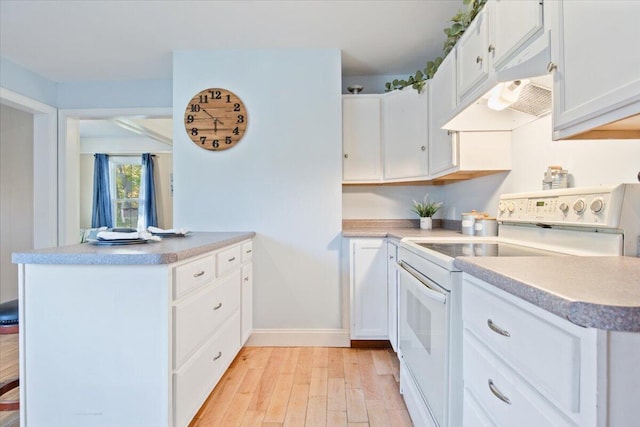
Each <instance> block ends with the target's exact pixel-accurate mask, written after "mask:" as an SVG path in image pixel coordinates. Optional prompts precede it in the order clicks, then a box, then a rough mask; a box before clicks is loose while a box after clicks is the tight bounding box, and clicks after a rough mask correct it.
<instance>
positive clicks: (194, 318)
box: [173, 271, 241, 368]
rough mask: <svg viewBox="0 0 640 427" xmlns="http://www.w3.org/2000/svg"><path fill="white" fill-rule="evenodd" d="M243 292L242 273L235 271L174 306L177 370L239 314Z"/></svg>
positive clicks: (174, 360)
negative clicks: (241, 285)
mask: <svg viewBox="0 0 640 427" xmlns="http://www.w3.org/2000/svg"><path fill="white" fill-rule="evenodd" d="M240 292H241V290H240V271H235V272H234V273H233V274H231V275H229V276H228V277H225V278H224V279H222V280H220V281H218V282H215V283H212V284H210V285H207V287H206V288H205V289H203V290H202V291H201V292H198V293H196V294H194V295H192V296H190V297H189V298H188V299H186V300H185V301H182V302H181V303H180V304H176V305H175V306H174V308H173V311H174V313H173V319H174V320H173V321H174V341H175V346H174V357H173V363H174V365H173V366H174V368H177V367H179V366H181V365H182V364H183V363H184V362H185V360H186V359H187V358H188V357H189V356H190V355H191V354H192V353H193V352H194V351H195V350H196V349H197V348H198V347H199V346H200V345H201V344H202V343H204V342H205V341H206V340H207V339H208V338H209V337H210V336H211V335H212V334H213V333H214V332H215V331H216V329H217V328H218V327H219V326H220V325H221V324H222V323H223V322H224V321H225V320H226V319H228V318H229V317H230V316H231V315H232V314H233V313H235V312H236V311H238V308H239V307H240ZM238 333H240V332H239V331H238Z"/></svg>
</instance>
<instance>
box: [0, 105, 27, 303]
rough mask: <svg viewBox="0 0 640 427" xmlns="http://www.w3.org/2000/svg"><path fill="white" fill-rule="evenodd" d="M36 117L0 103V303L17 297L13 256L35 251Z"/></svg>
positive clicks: (16, 274)
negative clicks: (34, 173) (28, 250)
mask: <svg viewBox="0 0 640 427" xmlns="http://www.w3.org/2000/svg"><path fill="white" fill-rule="evenodd" d="M33 194H34V193H33V116H32V115H31V114H29V113H25V112H22V111H19V110H16V109H14V108H11V107H7V106H5V105H1V104H0V242H1V243H0V302H5V301H8V300H11V299H15V298H17V297H18V266H17V265H16V264H12V263H11V253H12V252H16V251H22V250H27V249H33V223H34V221H33Z"/></svg>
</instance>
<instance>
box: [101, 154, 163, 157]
mask: <svg viewBox="0 0 640 427" xmlns="http://www.w3.org/2000/svg"><path fill="white" fill-rule="evenodd" d="M96 154H107V155H109V156H114V157H142V154H143V153H140V154H131V153H93V155H94V156H95V155H96ZM155 156H156V155H155V154H152V155H151V157H155Z"/></svg>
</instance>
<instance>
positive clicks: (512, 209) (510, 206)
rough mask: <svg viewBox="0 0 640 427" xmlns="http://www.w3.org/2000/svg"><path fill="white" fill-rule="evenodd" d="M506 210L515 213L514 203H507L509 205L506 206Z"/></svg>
mask: <svg viewBox="0 0 640 427" xmlns="http://www.w3.org/2000/svg"><path fill="white" fill-rule="evenodd" d="M507 210H508V211H509V212H513V211H515V210H516V204H515V203H513V202H509V204H508V205H507Z"/></svg>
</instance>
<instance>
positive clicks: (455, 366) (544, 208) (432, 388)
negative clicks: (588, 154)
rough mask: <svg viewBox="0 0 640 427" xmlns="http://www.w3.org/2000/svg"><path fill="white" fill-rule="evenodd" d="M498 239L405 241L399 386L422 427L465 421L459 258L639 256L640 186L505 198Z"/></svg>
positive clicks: (401, 267) (400, 252) (400, 265)
mask: <svg viewBox="0 0 640 427" xmlns="http://www.w3.org/2000/svg"><path fill="white" fill-rule="evenodd" d="M497 218H498V221H499V231H498V236H497V237H494V238H487V237H473V236H463V235H460V236H459V237H449V238H442V237H441V238H421V239H403V240H402V241H401V244H400V247H399V249H398V258H397V259H398V264H397V268H398V271H399V289H400V290H399V313H398V316H399V319H398V325H399V340H398V341H399V349H398V355H399V357H400V368H401V369H400V388H401V391H402V393H403V397H404V399H405V402H406V404H407V408H408V409H409V413H410V414H411V417H412V419H413V422H414V425H416V426H437V427H444V426H450V427H456V426H459V425H461V424H462V351H461V349H462V325H461V322H462V321H461V292H460V291H461V289H460V288H461V286H462V272H460V271H459V270H458V269H456V268H455V266H454V261H455V258H457V257H459V256H473V257H477V256H499V257H514V256H515V257H517V256H567V255H578V256H580V255H590V256H594V255H596V256H598V255H602V256H604V255H613V256H617V255H631V256H636V255H638V251H639V250H640V240H639V239H640V184H621V185H617V186H603V187H592V188H582V189H580V188H572V189H562V190H548V191H543V192H533V193H517V194H505V195H503V196H501V198H500V202H499V206H498V216H497Z"/></svg>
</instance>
